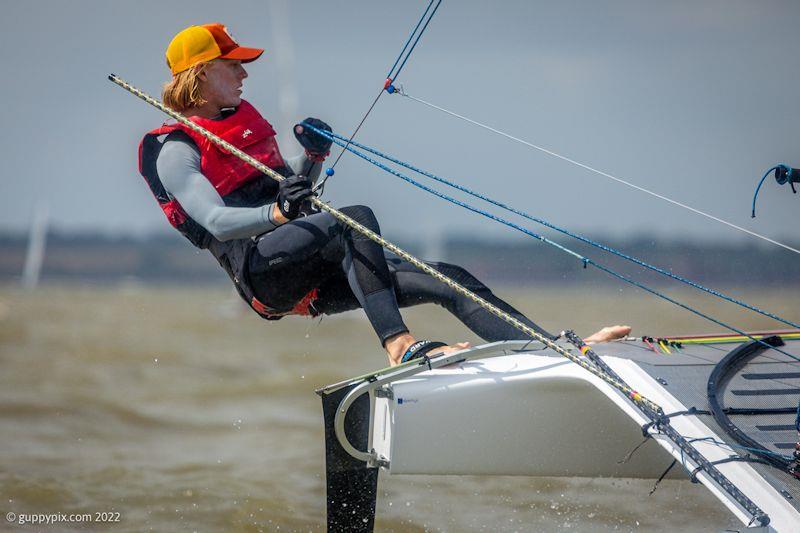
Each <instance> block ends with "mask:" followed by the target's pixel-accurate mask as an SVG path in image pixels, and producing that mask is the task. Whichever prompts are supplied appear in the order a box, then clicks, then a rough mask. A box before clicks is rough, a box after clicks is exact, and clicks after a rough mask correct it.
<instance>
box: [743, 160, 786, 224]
mask: <svg viewBox="0 0 800 533" xmlns="http://www.w3.org/2000/svg"><path fill="white" fill-rule="evenodd" d="M780 168H785V169H786V173H787V174H788V173H789V172H791V171H792V169H791V168H789V167H787V166H786V165H784V164H779V165H775V166H774V167H772V168H771V169H769V170H767V171H766V172H764V176H762V177H761V181H759V182H758V186H757V187H756V192H755V194H753V211H752V212H751V213H750V218H756V199H757V198H758V191H760V190H761V186H762V185H764V180H765V179H767V176H769V175H770V174H771V173H772V172H774V171H776V170H778V169H780ZM781 185H782V184H781Z"/></svg>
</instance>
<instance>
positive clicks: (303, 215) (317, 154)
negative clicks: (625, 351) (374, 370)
mask: <svg viewBox="0 0 800 533" xmlns="http://www.w3.org/2000/svg"><path fill="white" fill-rule="evenodd" d="M262 53H263V50H262V49H259V48H248V47H244V46H240V45H239V44H238V43H237V42H236V41H235V40H234V38H233V37H232V36H231V35H230V34H229V33H228V31H227V29H226V28H225V26H223V25H222V24H218V23H215V24H205V25H202V26H191V27H189V28H186V29H185V30H183V31H181V32H180V33H178V34H177V35H176V36H175V37H174V38H173V39H172V41H171V42H170V43H169V46H168V47H167V51H166V58H167V65H168V66H169V68H170V71H171V73H172V79H171V80H170V81H169V82H168V83H167V84H166V85H165V86H164V89H163V94H162V98H163V101H164V103H165V104H166V105H167V106H168V107H170V108H172V109H173V110H175V111H178V112H180V113H182V114H183V115H184V116H186V117H188V118H189V119H190V120H192V121H193V122H195V123H196V124H198V125H200V126H202V127H204V128H205V129H207V130H209V131H210V132H212V133H214V134H216V135H218V136H219V137H221V138H222V139H224V140H226V141H228V142H229V143H231V144H233V145H234V146H235V147H237V148H239V149H240V150H242V151H244V152H246V153H247V154H249V155H250V156H252V157H254V158H255V159H257V160H258V161H260V162H262V163H264V164H265V165H267V166H269V167H270V168H272V169H273V170H275V171H276V172H278V173H280V174H281V175H283V176H284V177H285V179H284V180H282V181H281V182H280V183H278V182H276V181H275V180H273V179H272V178H270V177H268V176H266V175H264V174H262V173H260V172H258V171H257V170H255V169H254V168H253V167H251V166H249V165H248V164H246V163H244V162H243V161H241V160H240V159H238V158H236V157H235V156H233V155H231V154H229V153H227V152H225V151H224V150H222V149H220V148H218V147H217V146H216V145H215V144H213V143H211V142H210V141H208V140H207V139H205V138H203V137H202V136H201V135H199V134H198V133H196V132H194V131H193V130H191V129H190V128H188V127H186V126H185V125H183V124H180V123H172V124H165V125H163V126H161V127H159V128H156V129H155V130H153V131H151V132H149V133H147V134H146V135H145V136H144V139H143V140H142V143H141V145H140V149H139V166H140V172H141V173H142V175H143V176H144V178H145V180H146V181H147V183H148V185H149V187H150V189H151V191H152V192H153V194H154V196H155V197H156V199H157V201H158V202H159V205H160V206H161V208H162V210H163V211H164V213H165V215H166V216H167V219H168V220H169V222H170V223H171V224H172V225H173V226H174V227H175V228H176V229H178V230H179V231H180V232H181V233H182V234H183V235H184V236H186V237H187V238H188V239H189V240H190V241H191V242H192V244H194V245H195V246H197V247H198V248H203V249H208V250H209V251H210V252H211V253H212V255H213V256H214V257H215V258H216V259H217V261H218V262H219V264H220V265H221V266H222V267H223V268H224V269H225V270H226V271H227V273H228V275H229V276H230V278H231V280H232V281H233V283H234V285H235V286H236V289H237V291H238V292H239V294H240V295H241V296H242V298H243V299H244V300H245V301H246V302H247V303H248V304H249V305H250V307H251V308H252V309H253V310H254V311H255V312H256V313H258V314H259V315H260V316H262V317H263V318H266V319H268V320H277V319H280V318H281V317H283V316H286V315H292V314H294V315H305V316H318V315H324V314H334V313H341V312H344V311H349V310H354V309H358V308H361V309H363V310H364V312H365V313H366V315H367V317H368V318H369V321H370V323H371V325H372V327H373V329H374V330H375V332H376V334H377V335H378V339H379V341H380V343H381V345H382V346H383V348H384V349H385V350H386V353H387V355H388V358H389V362H390V364H392V365H396V364H399V363H400V362H402V361H404V360H409V359H411V358H415V357H421V356H423V355H425V354H434V353H448V352H452V351H455V350H459V349H463V348H466V347H468V346H469V344H468V343H465V342H462V343H457V344H454V345H446V344H445V343H441V342H431V341H418V340H417V338H416V337H415V336H413V335H412V333H411V332H410V331H409V329H408V327H407V326H406V325H405V323H404V322H403V318H402V316H401V314H400V310H399V309H400V308H401V307H406V306H411V305H417V304H422V303H435V304H438V305H441V306H442V307H444V308H445V309H447V310H448V311H450V312H451V313H452V314H453V315H455V316H456V317H457V318H458V319H459V320H461V322H463V323H464V325H466V326H467V327H468V328H469V329H470V330H472V331H473V332H474V333H476V334H477V335H478V336H479V337H481V338H483V339H484V340H486V341H497V340H510V339H521V338H523V339H524V338H526V337H525V335H524V334H523V333H521V332H520V331H518V330H517V329H516V328H514V327H512V326H510V325H509V324H507V323H506V322H504V321H502V320H501V319H499V318H497V317H495V316H494V315H492V314H491V313H489V312H488V311H486V310H485V309H483V308H482V307H480V306H478V305H477V304H475V303H474V302H473V301H471V300H470V299H468V298H466V297H464V296H462V295H460V294H458V293H456V292H455V291H454V290H452V289H451V288H449V287H448V286H446V285H444V284H442V283H441V282H439V281H437V280H435V279H433V278H432V277H431V276H429V275H428V274H425V273H423V272H422V271H420V270H419V269H417V268H416V267H414V266H413V265H411V264H409V263H407V262H405V261H401V260H399V259H394V258H390V259H387V258H386V256H385V255H384V251H383V248H382V247H381V246H380V245H378V244H377V243H375V242H373V241H371V240H369V239H368V238H366V237H364V236H363V235H361V234H359V233H357V232H355V231H354V230H352V229H351V228H349V227H348V226H346V225H344V224H343V223H341V222H340V221H338V220H337V219H336V218H334V217H333V216H332V215H330V214H328V213H326V212H315V211H314V209H313V208H312V205H311V203H310V202H309V201H308V200H309V198H311V196H312V195H313V194H314V193H313V191H312V187H313V185H314V183H315V182H316V180H317V178H318V176H319V174H320V169H321V165H322V162H323V161H324V160H325V158H326V156H327V155H328V154H329V149H330V146H331V142H330V141H329V140H327V139H325V138H323V137H322V136H321V135H319V134H316V133H314V132H312V131H310V130H308V129H304V128H303V127H302V126H301V125H298V126H296V127H295V129H294V134H295V137H296V138H297V140H298V142H299V143H300V145H301V146H302V147H303V148H304V153H303V154H302V155H300V156H298V157H295V158H284V157H283V156H282V155H281V152H280V150H279V148H278V145H277V143H276V140H275V131H274V130H273V128H272V126H271V125H270V123H269V122H267V120H266V119H264V118H263V117H262V116H261V115H260V114H259V112H258V111H257V110H256V109H255V108H254V107H253V106H252V105H251V104H250V103H248V102H247V101H246V100H243V99H242V85H243V83H244V80H245V78H247V72H246V70H245V68H244V66H243V65H244V64H245V63H249V62H251V61H255V60H256V59H258V58H259V57H260V56H261V54H262ZM305 122H306V123H309V124H311V125H313V126H315V127H317V128H319V129H324V130H328V131H331V129H330V127H329V126H328V125H327V124H325V123H324V122H323V121H321V120H319V119H315V118H307V119H306V120H305ZM341 212H343V213H344V214H346V215H347V216H349V217H351V218H353V219H355V220H356V221H358V222H359V223H361V224H362V225H364V226H366V227H367V228H369V229H371V230H372V231H374V232H376V233H380V227H379V225H378V221H377V219H376V217H375V214H374V213H373V212H372V210H371V209H370V208H369V207H366V206H362V205H355V206H348V207H343V208H342V209H341ZM429 264H430V265H431V266H432V267H433V268H435V269H437V270H438V271H440V272H442V273H443V274H445V275H446V276H449V277H450V278H452V279H454V280H456V281H457V282H458V283H460V284H461V285H463V286H465V287H467V288H468V289H470V290H471V291H473V292H475V293H476V294H478V295H480V296H481V297H482V298H484V299H485V300H487V301H489V302H491V303H493V304H494V305H496V306H497V307H499V308H500V309H502V310H503V311H505V312H507V313H509V314H511V315H512V316H514V317H516V318H517V319H519V320H521V321H522V322H524V323H525V324H527V325H528V326H530V327H531V328H534V329H535V330H536V331H538V332H540V333H541V334H542V335H546V336H548V337H551V338H553V337H554V336H553V335H551V334H550V333H548V332H546V331H545V330H543V329H542V328H540V327H539V326H537V325H536V324H534V323H533V322H531V321H530V320H529V319H527V318H526V317H524V316H523V315H522V314H521V313H519V312H518V311H517V310H516V309H514V308H513V307H512V306H510V305H509V304H507V303H506V302H504V301H502V300H501V299H499V298H498V297H496V296H495V295H494V294H493V293H492V292H491V291H490V290H489V289H488V288H487V287H486V286H485V285H484V284H483V283H481V282H480V281H478V280H477V279H476V278H475V277H474V276H472V275H471V274H470V273H469V272H467V271H466V270H464V269H463V268H461V267H458V266H455V265H450V264H446V263H429ZM629 331H630V328H626V327H621V326H617V327H612V328H604V329H603V330H601V331H599V332H598V333H596V334H594V335H592V336H591V337H589V338H588V339H587V340H588V341H593V342H602V341H606V340H611V339H612V338H618V337H620V336H624V335H627V333H628V332H629Z"/></svg>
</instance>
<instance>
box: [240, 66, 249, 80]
mask: <svg viewBox="0 0 800 533" xmlns="http://www.w3.org/2000/svg"><path fill="white" fill-rule="evenodd" d="M239 77H240V78H241V79H245V78H246V77H247V71H246V70H245V69H244V67H243V66H242V65H239Z"/></svg>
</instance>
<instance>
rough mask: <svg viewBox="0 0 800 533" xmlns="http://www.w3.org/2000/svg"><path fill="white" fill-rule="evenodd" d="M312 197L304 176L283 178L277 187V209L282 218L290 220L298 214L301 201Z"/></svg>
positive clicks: (309, 182)
mask: <svg viewBox="0 0 800 533" xmlns="http://www.w3.org/2000/svg"><path fill="white" fill-rule="evenodd" d="M313 195H314V192H313V191H312V190H311V181H309V179H308V178H306V177H305V176H292V177H290V178H285V179H284V180H282V181H281V182H280V184H279V186H278V209H279V210H280V212H281V214H282V215H283V216H285V217H286V218H288V219H289V220H292V219H294V218H297V215H299V214H300V207H301V206H302V204H303V201H304V200H306V199H308V198H311V196H313Z"/></svg>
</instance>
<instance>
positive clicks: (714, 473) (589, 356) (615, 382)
mask: <svg viewBox="0 0 800 533" xmlns="http://www.w3.org/2000/svg"><path fill="white" fill-rule="evenodd" d="M108 79H109V80H111V81H112V82H114V83H115V84H117V85H119V86H120V87H122V88H123V89H125V90H126V91H128V92H130V93H131V94H133V95H134V96H137V97H138V98H140V99H142V100H144V101H145V102H147V103H148V104H150V105H152V106H153V107H155V108H157V109H160V110H161V111H163V112H164V113H166V114H167V115H169V116H171V117H172V118H174V119H175V120H177V121H178V122H180V123H181V124H183V125H185V126H186V127H188V128H190V129H191V130H193V131H195V132H196V133H198V134H200V135H202V136H203V137H205V138H206V139H208V140H209V141H210V142H213V143H214V144H216V145H217V146H219V147H220V148H222V149H224V150H226V151H228V152H229V153H231V154H233V155H235V156H236V157H238V158H239V159H241V160H242V161H244V162H245V163H247V164H249V165H251V166H252V167H253V168H255V169H257V170H258V171H260V172H263V173H264V174H265V175H267V176H269V177H271V178H272V179H274V180H276V181H282V180H283V179H284V177H283V176H281V175H280V174H278V173H277V172H275V171H274V170H272V169H271V168H269V167H268V166H266V165H264V164H263V163H261V162H260V161H258V160H256V159H255V158H253V157H251V156H249V155H248V154H246V153H244V152H242V151H241V150H239V149H238V148H236V147H235V146H233V145H232V144H230V143H228V142H226V141H224V140H222V139H220V138H219V137H217V136H216V135H214V134H213V133H211V132H209V131H208V130H206V129H205V128H203V127H201V126H198V125H197V124H195V123H194V122H192V121H190V120H189V119H187V118H186V117H184V116H183V115H181V114H180V113H178V112H176V111H174V110H172V109H170V108H169V107H167V106H165V105H164V104H162V103H161V102H159V101H158V100H156V99H155V98H153V97H151V96H149V95H148V94H146V93H144V92H142V91H140V90H139V89H137V88H136V87H134V86H132V85H130V84H129V83H127V82H126V81H124V80H123V79H122V78H120V77H119V76H116V75H115V74H111V75H109V76H108ZM311 202H312V203H313V204H314V205H315V206H316V207H317V208H319V209H320V210H322V211H325V212H326V213H328V214H330V215H331V216H333V217H334V218H336V219H337V220H339V221H340V222H342V223H343V224H345V225H347V226H349V227H351V228H352V229H354V230H355V231H357V232H359V233H361V234H362V235H364V236H365V237H367V238H368V239H370V240H371V241H373V242H376V243H377V244H380V245H381V246H383V247H384V248H386V249H387V250H389V251H390V252H392V253H394V254H395V255H397V256H398V257H400V258H402V259H405V260H406V261H408V262H409V263H411V264H412V265H414V266H415V267H417V268H419V269H420V270H422V271H423V272H425V273H426V274H428V275H429V276H431V277H433V278H434V279H437V280H439V281H441V282H442V283H444V284H445V285H447V286H448V287H450V288H451V289H453V290H454V291H456V292H458V293H459V294H462V295H463V296H466V297H467V298H469V299H470V300H472V301H473V302H475V303H476V304H478V305H480V306H481V307H483V308H484V309H486V310H487V311H489V312H490V313H492V314H493V315H495V316H496V317H498V318H500V319H501V320H503V321H505V322H507V323H508V324H511V325H512V326H514V327H515V328H517V329H518V330H520V331H522V332H523V333H525V334H526V335H528V336H530V337H531V338H532V339H536V340H538V341H539V342H541V343H543V344H544V345H545V346H547V347H548V348H550V349H551V350H553V351H554V352H556V353H558V354H559V355H562V356H564V357H566V358H567V359H569V360H570V361H572V362H573V363H575V364H577V365H579V366H580V367H581V368H583V369H585V370H587V371H588V372H591V373H592V374H593V375H595V376H597V377H598V378H600V379H602V380H603V381H605V382H606V383H608V384H609V385H611V386H612V387H614V388H615V389H617V390H618V391H620V392H621V393H622V394H624V395H625V396H626V397H628V398H630V399H631V401H633V402H634V404H635V405H637V406H638V407H639V408H640V409H641V410H642V412H644V413H645V415H646V416H648V417H649V418H651V419H655V420H659V419H661V418H662V417H663V416H664V411H663V409H661V407H659V406H658V405H657V404H655V403H654V402H652V401H651V400H649V399H647V398H645V397H644V396H642V395H641V394H639V393H638V392H636V391H635V390H633V389H632V388H631V387H629V386H628V385H627V384H626V383H625V382H624V381H623V380H622V379H620V377H619V376H617V375H616V374H615V373H613V370H612V371H611V372H612V374H609V373H608V371H607V370H604V369H602V368H600V367H598V366H597V361H600V362H601V363H602V364H603V365H605V363H604V362H602V360H600V358H599V356H596V354H594V352H592V351H591V349H589V348H588V347H586V348H585V349H584V348H583V347H581V346H579V345H576V346H578V347H579V349H580V350H581V351H582V352H583V354H584V355H585V357H582V356H579V355H576V354H574V353H572V352H571V351H569V350H567V349H565V348H563V347H561V346H559V345H558V344H556V343H555V342H553V341H552V340H550V339H549V338H547V337H545V336H543V335H541V334H539V333H538V332H537V331H535V330H534V329H532V328H530V327H528V326H527V325H525V324H524V323H522V322H520V321H519V320H517V319H516V318H514V317H513V316H511V315H509V314H508V313H506V312H504V311H502V310H501V309H499V308H498V307H496V306H494V305H492V304H491V303H489V302H487V301H486V300H484V299H483V298H481V297H480V296H478V295H477V294H475V293H473V292H472V291H470V290H468V289H466V288H465V287H463V286H461V285H459V284H458V283H457V282H455V281H454V280H452V279H450V278H449V277H447V276H445V275H444V274H442V273H440V272H439V271H438V270H435V269H434V268H432V267H430V266H428V265H427V264H425V263H423V262H422V261H420V260H419V259H417V258H416V257H414V256H413V255H411V254H409V253H408V252H406V251H405V250H403V249H401V248H400V247H399V246H397V245H395V244H393V243H391V242H389V241H387V240H386V239H384V238H383V237H381V236H380V235H378V234H377V233H375V232H373V231H372V230H370V229H368V228H366V227H364V226H363V225H361V224H359V223H358V222H356V221H355V220H353V219H352V218H350V217H348V216H347V215H345V214H344V213H342V212H340V211H339V210H337V209H335V208H333V207H331V206H330V205H328V204H326V203H325V202H322V201H321V200H320V199H319V198H317V197H312V198H311ZM578 340H579V341H580V339H578ZM571 341H572V340H571ZM580 342H581V343H582V342H583V341H580ZM606 368H607V369H608V367H607V366H606ZM608 370H610V369H608ZM660 427H661V429H662V431H663V432H664V433H665V435H667V437H668V438H670V439H671V440H672V441H673V442H675V443H676V444H678V443H679V442H680V441H681V440H683V441H685V440H686V439H684V438H683V436H681V435H680V434H679V433H678V432H677V431H675V430H674V429H673V428H672V427H671V426H670V425H669V424H662V425H661V426H660ZM686 446H688V449H687V450H685V452H686V454H687V455H688V456H689V457H691V458H692V459H693V460H694V461H695V462H696V463H697V464H698V465H701V464H703V463H702V461H705V459H704V458H703V456H702V455H700V454H699V452H697V450H695V449H694V448H692V447H691V446H690V445H689V444H688V443H687V444H686ZM706 462H707V461H706ZM704 469H705V470H706V472H708V474H709V475H710V476H711V477H712V478H713V479H714V480H715V481H716V482H717V483H718V484H719V485H720V486H721V487H722V488H723V489H725V491H726V492H728V493H729V494H731V496H733V497H734V498H735V499H736V500H737V502H738V503H739V504H740V505H741V506H742V507H743V508H744V509H746V510H747V511H748V512H749V513H750V514H751V515H752V516H753V520H755V521H758V522H759V523H760V524H762V525H766V524H768V523H769V517H768V516H767V515H766V514H765V513H764V512H763V511H762V510H761V509H760V508H759V507H758V506H757V505H755V504H754V503H753V502H752V501H751V500H750V499H749V498H747V496H745V495H744V494H742V492H741V491H740V490H739V489H738V488H737V487H736V486H735V485H733V484H732V483H731V482H730V481H729V480H728V479H727V478H726V477H725V476H724V475H722V473H720V472H719V471H718V470H716V468H715V467H714V466H713V465H710V464H709V465H708V466H707V467H705V468H704Z"/></svg>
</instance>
